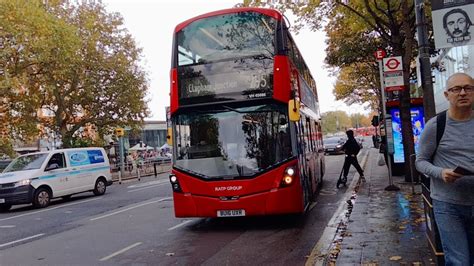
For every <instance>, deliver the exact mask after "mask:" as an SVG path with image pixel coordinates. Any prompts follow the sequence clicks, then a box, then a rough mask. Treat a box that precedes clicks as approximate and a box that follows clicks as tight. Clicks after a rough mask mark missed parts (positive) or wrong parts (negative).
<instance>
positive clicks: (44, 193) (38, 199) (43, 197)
mask: <svg viewBox="0 0 474 266" xmlns="http://www.w3.org/2000/svg"><path fill="white" fill-rule="evenodd" d="M50 203H51V192H50V191H49V189H46V188H44V187H40V188H38V189H37V190H36V192H35V196H34V198H33V206H35V207H36V208H46V207H48V206H49V204H50Z"/></svg>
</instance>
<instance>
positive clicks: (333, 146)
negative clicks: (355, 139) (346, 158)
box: [323, 137, 346, 154]
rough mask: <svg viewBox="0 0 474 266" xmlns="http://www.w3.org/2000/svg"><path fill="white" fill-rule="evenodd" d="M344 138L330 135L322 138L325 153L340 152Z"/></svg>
mask: <svg viewBox="0 0 474 266" xmlns="http://www.w3.org/2000/svg"><path fill="white" fill-rule="evenodd" d="M344 142H346V139H345V138H343V137H330V138H326V139H324V140H323V143H324V153H326V154H342V153H344V151H343V150H342V145H344Z"/></svg>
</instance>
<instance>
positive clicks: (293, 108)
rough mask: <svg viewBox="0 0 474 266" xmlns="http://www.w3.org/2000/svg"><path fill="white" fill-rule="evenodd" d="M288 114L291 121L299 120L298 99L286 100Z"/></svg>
mask: <svg viewBox="0 0 474 266" xmlns="http://www.w3.org/2000/svg"><path fill="white" fill-rule="evenodd" d="M288 116H289V117H290V121H292V122H296V121H299V120H300V102H299V101H298V100H295V99H291V100H290V101H288Z"/></svg>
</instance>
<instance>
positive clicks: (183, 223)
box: [168, 220, 193, 231]
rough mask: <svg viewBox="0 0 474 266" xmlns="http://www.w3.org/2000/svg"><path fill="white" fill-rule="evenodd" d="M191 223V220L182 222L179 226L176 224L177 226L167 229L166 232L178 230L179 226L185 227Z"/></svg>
mask: <svg viewBox="0 0 474 266" xmlns="http://www.w3.org/2000/svg"><path fill="white" fill-rule="evenodd" d="M192 221H193V220H187V221H184V222H182V223H180V224H177V225H175V226H173V227H170V228H168V231H171V230H174V229H176V228H180V227H181V226H185V225H187V224H188V223H190V222H192Z"/></svg>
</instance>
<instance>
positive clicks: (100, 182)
mask: <svg viewBox="0 0 474 266" xmlns="http://www.w3.org/2000/svg"><path fill="white" fill-rule="evenodd" d="M106 190H107V185H106V184H105V180H104V179H103V178H99V179H97V181H95V187H94V191H93V192H94V195H96V196H100V195H104V193H105V191H106Z"/></svg>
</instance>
